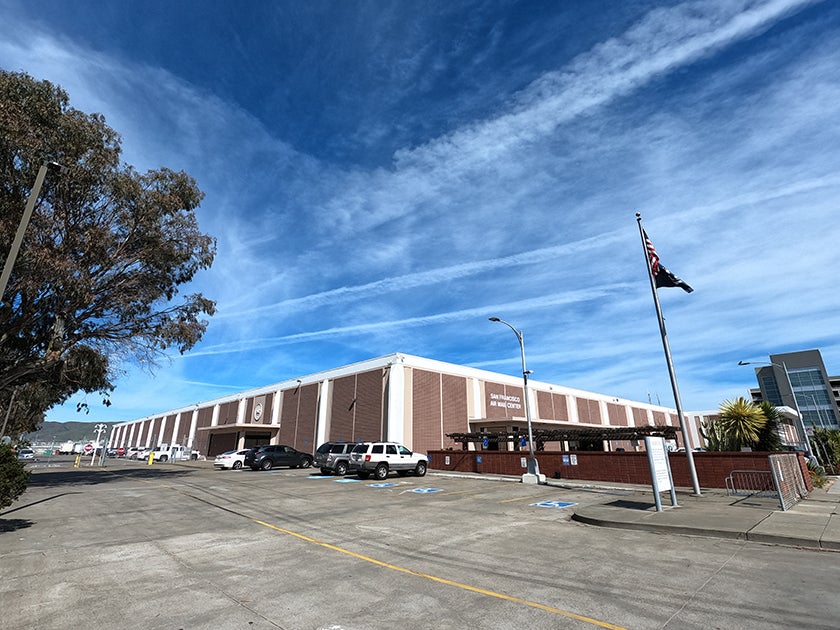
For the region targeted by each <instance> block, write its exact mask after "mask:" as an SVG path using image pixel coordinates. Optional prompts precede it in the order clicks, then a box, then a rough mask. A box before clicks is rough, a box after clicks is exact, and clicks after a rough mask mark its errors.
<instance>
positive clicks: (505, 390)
mask: <svg viewBox="0 0 840 630" xmlns="http://www.w3.org/2000/svg"><path fill="white" fill-rule="evenodd" d="M484 404H485V407H486V417H487V418H514V417H516V418H524V417H525V402H524V400H523V398H522V388H521V387H513V386H510V387H509V386H506V385H499V384H496V383H486V384H485V397H484Z"/></svg>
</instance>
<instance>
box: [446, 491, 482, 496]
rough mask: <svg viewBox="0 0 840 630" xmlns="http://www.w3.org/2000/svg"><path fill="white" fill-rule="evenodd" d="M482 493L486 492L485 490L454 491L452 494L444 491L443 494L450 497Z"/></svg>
mask: <svg viewBox="0 0 840 630" xmlns="http://www.w3.org/2000/svg"><path fill="white" fill-rule="evenodd" d="M481 492H484V490H454V491H452V492H450V491H449V490H444V491H443V492H442V493H441V494H444V495H446V496H450V495H453V494H479V493H481Z"/></svg>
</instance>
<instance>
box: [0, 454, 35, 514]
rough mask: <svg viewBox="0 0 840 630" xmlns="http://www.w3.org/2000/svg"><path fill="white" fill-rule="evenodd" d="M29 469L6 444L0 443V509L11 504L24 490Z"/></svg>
mask: <svg viewBox="0 0 840 630" xmlns="http://www.w3.org/2000/svg"><path fill="white" fill-rule="evenodd" d="M28 480H29V471H28V470H26V469H25V467H24V463H23V462H21V461H19V460H18V458H17V455H15V452H14V451H13V450H12V447H11V446H9V445H8V444H0V510H2V509H3V508H4V507H7V506H9V505H11V504H12V503H13V502H14V501H15V500H16V499H17V498H18V497H19V496H20V495H21V494H23V491H24V490H26V482H27V481H28Z"/></svg>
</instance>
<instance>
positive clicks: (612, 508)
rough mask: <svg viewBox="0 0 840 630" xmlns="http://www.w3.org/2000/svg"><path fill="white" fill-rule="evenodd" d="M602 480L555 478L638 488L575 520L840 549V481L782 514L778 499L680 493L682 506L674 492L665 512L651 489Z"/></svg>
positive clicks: (574, 485) (563, 483) (584, 510)
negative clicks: (674, 500)
mask: <svg viewBox="0 0 840 630" xmlns="http://www.w3.org/2000/svg"><path fill="white" fill-rule="evenodd" d="M597 483H598V482H574V481H570V480H549V481H548V484H549V485H552V486H557V487H563V488H568V489H576V490H580V489H585V488H587V487H591V488H602V489H603V488H605V487H607V485H608V486H609V487H610V488H612V489H622V490H631V489H632V490H634V495H632V496H628V497H626V498H621V499H618V500H611V501H608V502H606V503H601V504H596V505H588V506H584V507H581V508H580V509H579V510H577V511H576V512H575V513H574V516H572V518H573V519H574V520H576V521H579V522H581V523H587V524H589V525H597V526H601V527H617V528H622V529H638V530H648V531H654V532H662V533H671V534H689V535H694V536H711V537H716V538H736V539H742V540H750V541H755V542H763V543H771V544H778V545H791V546H795V547H810V548H815V549H826V550H834V551H840V481H838V479H837V478H831V479H830V480H829V483H830V484H831V485H830V486H828V487H827V488H815V489H814V491H813V492H811V493H810V494H809V495H808V496H807V497H806V498H805V499H803V500H802V501H800V502H799V503H798V504H796V505H795V506H794V507H793V508H791V509H790V510H787V511H782V509H781V507H780V506H779V501H778V500H777V499H770V498H766V497H735V496H727V495H726V492H725V491H724V490H720V489H701V496H694V495H693V494H691V490H690V489H686V488H683V489H678V490H677V503H678V504H679V505H678V506H677V507H672V506H671V505H670V503H671V497H670V494H669V493H667V492H664V493H662V495H661V499H662V507H663V511H662V512H657V511H656V506H655V503H654V498H653V493H652V490H651V489H650V488H648V489H647V497H645V496H644V495H645V489H644V487H643V486H631V485H622V484H618V485H612V484H607V485H595V484H597Z"/></svg>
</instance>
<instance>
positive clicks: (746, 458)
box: [428, 451, 813, 491]
mask: <svg viewBox="0 0 840 630" xmlns="http://www.w3.org/2000/svg"><path fill="white" fill-rule="evenodd" d="M428 454H429V457H430V463H429V468H431V469H434V470H453V471H460V472H472V473H487V474H496V475H521V474H522V473H524V472H525V465H524V461H525V459H526V458H527V457H528V452H527V451H429V453H428ZM772 454H773V453H758V452H753V453H735V452H732V453H705V452H704V453H693V455H694V468H695V470H696V471H697V479H698V481H699V482H700V486H701V487H706V488H725V487H726V482H725V479H726V477H727V476H729V474H730V473H731V472H732V471H733V470H770V460H769V459H768V456H769V455H772ZM572 455H574V456H575V457H576V459H577V464H576V465H572V463H571V460H572ZM798 457H799V462H800V467H801V468H802V471H803V476H804V478H805V485H806V486H807V487H808V491H811V490H813V486H812V485H811V479H810V476H809V475H808V468H807V465H806V464H805V458H804V457H803V456H802V455H801V454H799V455H798ZM447 458H448V462H447ZM564 458H565V459H564ZM669 459H670V461H671V475H672V476H673V478H674V485H676V486H677V487H686V488H691V487H692V485H693V484H692V483H691V473H690V471H689V468H688V459H687V456H686V454H685V453H669ZM566 461H568V462H569V463H565V462H566ZM537 462H538V463H539V465H540V472H541V473H542V474H544V475H545V476H546V477H549V478H555V479H556V478H559V479H580V480H587V481H608V482H613V483H634V484H642V485H650V483H651V478H650V465H649V464H648V458H647V454H646V453H644V452H641V453H631V452H625V453H615V452H606V451H577V452H573V453H567V452H563V453H561V452H550V451H541V452H539V453H537Z"/></svg>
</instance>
